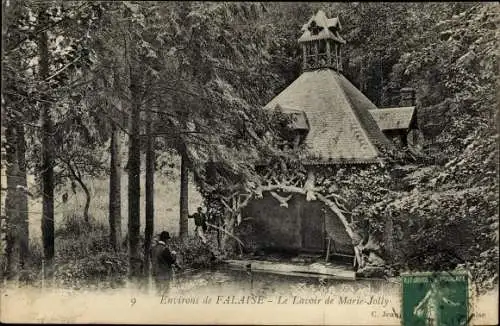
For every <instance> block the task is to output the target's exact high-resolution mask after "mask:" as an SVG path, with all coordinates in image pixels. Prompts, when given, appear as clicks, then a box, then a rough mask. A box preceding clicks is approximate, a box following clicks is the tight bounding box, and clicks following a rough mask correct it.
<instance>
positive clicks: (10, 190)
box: [5, 119, 21, 279]
mask: <svg viewBox="0 0 500 326" xmlns="http://www.w3.org/2000/svg"><path fill="white" fill-rule="evenodd" d="M9 120H10V119H9ZM13 124H14V123H13V121H9V123H8V125H7V128H6V130H5V140H6V142H7V146H6V149H7V151H6V161H7V168H6V174H7V194H6V196H5V215H6V216H7V235H6V240H7V243H6V258H7V277H8V278H9V279H12V278H14V277H15V276H16V275H17V274H18V269H19V265H20V251H21V250H20V246H19V229H20V223H19V220H20V218H19V217H20V212H19V208H20V205H19V191H18V187H17V186H18V184H19V167H18V161H17V135H16V128H15V126H13Z"/></svg>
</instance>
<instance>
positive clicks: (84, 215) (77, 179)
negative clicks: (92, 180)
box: [66, 162, 91, 224]
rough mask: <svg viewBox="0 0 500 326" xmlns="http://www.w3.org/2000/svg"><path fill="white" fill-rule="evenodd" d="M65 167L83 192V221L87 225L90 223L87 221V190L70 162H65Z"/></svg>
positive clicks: (88, 192) (88, 194) (88, 198)
mask: <svg viewBox="0 0 500 326" xmlns="http://www.w3.org/2000/svg"><path fill="white" fill-rule="evenodd" d="M66 165H67V166H68V169H69V171H70V173H71V175H72V177H73V179H74V180H76V182H78V184H79V185H80V187H82V189H83V192H84V193H85V207H84V209H83V219H84V220H85V223H87V224H88V223H89V222H90V221H89V220H90V219H89V208H90V200H91V197H90V191H89V188H88V187H87V185H86V184H85V182H83V177H82V175H81V173H80V172H79V171H78V170H76V169H75V168H74V167H73V166H72V165H71V162H66Z"/></svg>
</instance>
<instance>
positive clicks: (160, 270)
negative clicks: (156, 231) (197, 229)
mask: <svg viewBox="0 0 500 326" xmlns="http://www.w3.org/2000/svg"><path fill="white" fill-rule="evenodd" d="M169 239H170V234H169V233H168V232H166V231H163V232H161V233H160V235H159V239H158V242H157V243H156V245H155V246H154V247H153V249H152V252H151V256H152V259H151V264H152V274H153V279H154V282H155V284H156V288H157V289H158V290H159V291H160V292H161V294H163V293H165V292H166V291H168V289H169V288H170V282H171V281H172V279H173V267H177V268H179V265H178V264H177V262H176V257H175V251H171V250H170V249H169V248H168V246H167V241H168V240H169Z"/></svg>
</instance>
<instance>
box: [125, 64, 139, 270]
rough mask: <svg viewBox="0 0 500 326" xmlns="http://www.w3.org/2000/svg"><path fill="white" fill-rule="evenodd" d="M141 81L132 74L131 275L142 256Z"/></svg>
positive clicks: (129, 156) (130, 171)
mask: <svg viewBox="0 0 500 326" xmlns="http://www.w3.org/2000/svg"><path fill="white" fill-rule="evenodd" d="M138 82H139V81H138V80H137V77H136V76H134V75H133V74H132V73H131V74H130V94H131V96H132V108H131V114H130V121H129V133H130V139H129V152H128V250H129V260H130V276H131V277H132V278H134V277H139V276H140V275H141V264H142V261H141V258H140V252H139V233H140V228H141V220H140V214H141V206H140V198H141V144H140V138H139V137H140V135H139V131H140V102H139V100H140V91H139V86H138V85H137V83H138Z"/></svg>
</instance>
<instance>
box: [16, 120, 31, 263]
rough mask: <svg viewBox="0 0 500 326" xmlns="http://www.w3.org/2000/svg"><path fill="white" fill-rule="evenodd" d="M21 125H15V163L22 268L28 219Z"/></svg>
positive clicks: (26, 250)
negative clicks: (16, 169) (17, 179)
mask: <svg viewBox="0 0 500 326" xmlns="http://www.w3.org/2000/svg"><path fill="white" fill-rule="evenodd" d="M24 137H25V132H24V126H23V124H21V123H19V124H18V125H17V162H18V164H17V165H18V169H19V185H20V186H21V188H22V191H20V192H19V211H18V213H19V224H20V225H19V247H20V250H21V252H20V254H21V257H20V264H21V265H20V267H21V268H24V267H25V264H26V262H27V260H28V259H29V217H28V176H27V170H26V140H25V138H24Z"/></svg>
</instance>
